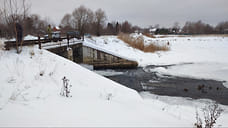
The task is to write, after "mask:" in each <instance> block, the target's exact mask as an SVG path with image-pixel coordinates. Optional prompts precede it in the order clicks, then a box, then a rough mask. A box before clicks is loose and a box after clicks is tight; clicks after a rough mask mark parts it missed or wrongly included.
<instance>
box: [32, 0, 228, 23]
mask: <svg viewBox="0 0 228 128" xmlns="http://www.w3.org/2000/svg"><path fill="white" fill-rule="evenodd" d="M28 1H30V2H31V4H32V8H31V12H32V13H38V14H40V15H41V16H42V18H45V17H46V18H47V17H49V19H50V20H51V21H52V22H53V23H55V24H59V23H60V20H61V19H62V17H63V16H64V14H66V13H72V11H73V10H74V9H75V8H77V7H79V6H80V5H84V6H86V7H88V8H90V9H92V10H96V9H98V8H101V9H103V10H104V11H105V12H106V15H107V17H108V21H124V20H128V21H130V22H131V23H132V24H134V25H139V26H141V27H148V26H149V25H155V24H160V27H162V26H165V27H169V26H172V25H173V24H174V22H176V21H177V22H179V23H180V24H181V25H184V23H185V22H186V21H197V20H202V21H203V22H206V23H209V24H211V25H216V24H217V23H218V22H220V21H226V20H227V21H228V0H28Z"/></svg>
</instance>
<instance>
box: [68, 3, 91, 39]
mask: <svg viewBox="0 0 228 128" xmlns="http://www.w3.org/2000/svg"><path fill="white" fill-rule="evenodd" d="M72 16H73V21H74V23H75V28H76V29H78V30H79V32H80V34H81V36H84V33H85V29H86V27H88V24H90V23H92V22H93V12H92V11H91V10H90V9H87V8H85V7H84V6H80V7H79V8H76V9H75V10H74V11H73V13H72Z"/></svg>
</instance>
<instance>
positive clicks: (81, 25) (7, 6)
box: [0, 0, 228, 38]
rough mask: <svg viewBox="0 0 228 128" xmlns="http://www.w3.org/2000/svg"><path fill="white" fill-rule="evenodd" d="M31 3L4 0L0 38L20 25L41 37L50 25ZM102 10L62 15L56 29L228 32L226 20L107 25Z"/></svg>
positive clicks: (81, 9) (12, 33)
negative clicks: (211, 22)
mask: <svg viewBox="0 0 228 128" xmlns="http://www.w3.org/2000/svg"><path fill="white" fill-rule="evenodd" d="M30 9H31V4H29V3H28V2H27V1H26V0H22V1H18V0H4V1H3V4H2V6H1V8H0V37H6V38H12V37H15V30H14V25H15V23H16V22H17V23H20V24H22V26H23V29H24V35H28V34H31V35H38V34H39V35H44V34H46V31H47V27H48V25H49V24H51V23H50V21H48V20H47V19H41V17H40V16H39V15H37V14H30ZM107 20H108V19H107V16H106V13H105V11H104V10H102V9H97V10H96V11H92V10H91V9H89V8H87V7H85V6H80V7H78V8H76V9H75V10H73V12H72V13H71V14H65V15H64V16H63V18H62V20H61V23H60V25H59V27H60V28H61V31H62V32H63V33H65V32H67V31H79V32H80V33H81V34H82V35H84V34H85V33H89V34H91V35H96V36H100V35H117V34H118V33H120V32H123V33H132V32H136V31H137V32H141V33H150V32H151V31H150V30H151V29H152V28H156V31H154V33H153V34H225V33H228V21H224V22H220V23H218V24H217V25H216V26H212V25H210V24H206V23H203V22H202V21H196V22H190V21H187V22H186V23H185V25H184V26H183V27H180V26H179V24H178V22H176V23H174V25H173V27H170V28H164V27H162V28H160V27H159V25H155V26H153V27H148V28H141V27H139V26H135V25H132V24H131V23H130V22H129V21H124V22H118V21H112V22H107Z"/></svg>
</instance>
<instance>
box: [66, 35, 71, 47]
mask: <svg viewBox="0 0 228 128" xmlns="http://www.w3.org/2000/svg"><path fill="white" fill-rule="evenodd" d="M67 47H70V38H69V34H67Z"/></svg>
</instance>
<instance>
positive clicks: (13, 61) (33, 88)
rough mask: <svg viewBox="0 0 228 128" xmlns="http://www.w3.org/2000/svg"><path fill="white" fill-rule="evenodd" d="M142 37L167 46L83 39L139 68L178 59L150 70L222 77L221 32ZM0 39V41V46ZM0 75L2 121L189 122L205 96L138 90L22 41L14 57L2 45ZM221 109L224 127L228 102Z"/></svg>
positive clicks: (226, 44) (225, 41) (227, 63)
mask: <svg viewBox="0 0 228 128" xmlns="http://www.w3.org/2000/svg"><path fill="white" fill-rule="evenodd" d="M145 40H147V41H148V43H150V42H151V41H152V42H154V43H167V42H169V43H170V48H171V50H170V51H169V52H157V53H153V54H152V53H143V52H141V51H139V50H136V49H133V48H131V47H129V46H128V45H126V44H125V43H123V42H122V41H120V40H119V39H117V38H116V36H103V37H93V39H92V40H91V39H86V41H85V44H86V45H90V46H94V47H97V48H100V49H105V50H106V51H110V52H112V53H117V54H118V55H119V56H123V57H126V58H130V59H133V60H137V61H138V62H139V65H140V66H146V65H167V64H177V65H176V66H173V67H172V68H170V69H163V68H157V69H155V70H156V71H158V72H160V73H166V74H173V75H180V76H182V75H186V76H190V77H197V78H198V77H202V78H212V79H219V80H223V81H228V79H227V78H226V77H225V76H228V75H227V74H228V72H227V67H228V60H227V59H226V58H227V52H228V51H227V48H228V38H227V37H225V38H223V37H168V38H154V39H152V38H146V37H145ZM2 43H3V40H1V41H0V47H2ZM183 63H191V64H186V65H185V64H184V65H183ZM179 64H181V65H179ZM199 72H200V73H199ZM0 74H1V77H0V126H1V127H6V126H11V127H15V126H30V127H32V126H33V127H34V126H78V127H80V126H96V127H101V126H103V127H108V126H109V127H110V126H112V127H116V126H122V127H123V126H128V127H143V126H154V127H156V126H157V127H158V126H163V127H177V126H179V127H180V126H181V127H193V126H194V123H195V122H196V119H195V113H196V110H198V111H199V112H200V109H201V108H202V107H204V106H205V105H206V104H207V103H208V102H210V101H209V100H205V99H202V100H191V99H187V98H176V97H167V96H157V95H152V94H149V93H147V92H144V93H141V94H138V93H137V92H136V91H134V90H132V89H129V88H126V87H124V86H122V85H120V84H118V83H115V82H113V81H111V80H109V79H106V78H104V77H102V76H100V75H98V74H96V73H94V72H91V71H89V70H87V69H85V68H83V67H81V66H80V65H78V64H75V63H73V62H71V61H69V60H66V59H64V58H62V57H59V56H57V55H55V54H52V53H50V52H48V51H46V50H38V48H37V46H35V47H24V48H23V51H22V53H21V54H19V55H18V54H16V51H15V50H11V51H4V50H0ZM64 76H66V77H67V78H68V79H69V80H70V84H71V85H72V88H71V95H72V97H70V98H65V97H62V96H60V95H59V93H60V90H61V87H62V78H63V77H64ZM220 76H221V77H220ZM221 107H222V108H223V109H224V110H225V111H224V112H223V113H222V115H221V117H220V118H219V120H218V121H217V123H216V126H222V127H228V122H227V119H228V106H222V105H221ZM200 114H201V116H202V113H200Z"/></svg>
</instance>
